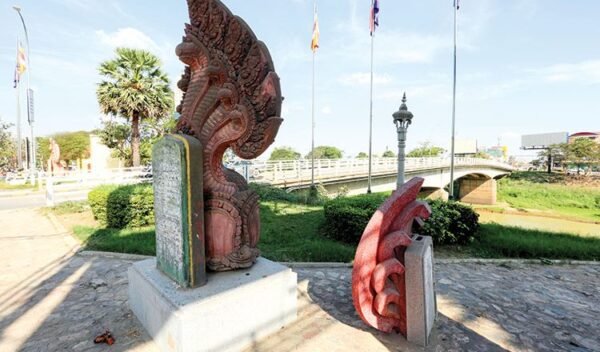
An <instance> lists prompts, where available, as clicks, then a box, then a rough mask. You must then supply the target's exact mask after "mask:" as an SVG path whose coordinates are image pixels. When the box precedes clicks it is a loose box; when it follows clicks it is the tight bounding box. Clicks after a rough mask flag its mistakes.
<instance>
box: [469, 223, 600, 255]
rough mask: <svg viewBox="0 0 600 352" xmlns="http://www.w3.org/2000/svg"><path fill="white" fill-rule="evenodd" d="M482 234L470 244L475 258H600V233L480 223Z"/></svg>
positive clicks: (470, 249) (471, 252)
mask: <svg viewBox="0 0 600 352" xmlns="http://www.w3.org/2000/svg"><path fill="white" fill-rule="evenodd" d="M480 234H481V237H480V239H479V240H478V241H475V242H473V243H471V244H470V245H469V246H468V249H469V251H470V254H471V256H473V257H480V258H527V259H530V258H547V259H577V260H600V234H598V236H594V237H590V236H586V237H584V236H577V235H573V234H568V233H555V232H546V231H538V230H529V229H523V228H520V227H509V226H503V225H499V224H494V223H491V224H481V229H480Z"/></svg>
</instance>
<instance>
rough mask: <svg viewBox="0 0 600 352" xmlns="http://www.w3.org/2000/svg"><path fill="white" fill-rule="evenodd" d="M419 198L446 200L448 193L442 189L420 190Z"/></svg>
mask: <svg viewBox="0 0 600 352" xmlns="http://www.w3.org/2000/svg"><path fill="white" fill-rule="evenodd" d="M419 198H425V199H431V200H434V199H441V200H448V192H446V191H445V190H443V189H442V188H438V189H434V188H428V189H424V190H421V192H420V193H419Z"/></svg>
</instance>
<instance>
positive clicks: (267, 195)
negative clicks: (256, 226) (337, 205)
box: [248, 183, 328, 205]
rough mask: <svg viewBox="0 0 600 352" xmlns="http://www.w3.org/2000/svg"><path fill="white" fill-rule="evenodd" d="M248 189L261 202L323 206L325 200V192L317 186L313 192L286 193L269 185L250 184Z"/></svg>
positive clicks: (309, 190) (321, 187)
mask: <svg viewBox="0 0 600 352" xmlns="http://www.w3.org/2000/svg"><path fill="white" fill-rule="evenodd" d="M248 187H249V188H250V189H252V190H254V192H256V193H257V194H258V196H259V197H260V199H261V200H263V201H284V202H290V203H299V204H313V205H319V204H323V203H324V202H325V201H326V200H327V199H328V198H327V191H326V190H325V188H323V186H321V185H317V187H316V192H315V190H311V189H308V190H302V191H295V192H288V191H286V190H284V189H281V188H277V187H273V186H271V185H266V184H260V183H250V184H248Z"/></svg>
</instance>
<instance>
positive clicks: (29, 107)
mask: <svg viewBox="0 0 600 352" xmlns="http://www.w3.org/2000/svg"><path fill="white" fill-rule="evenodd" d="M13 9H14V10H15V11H17V13H18V14H19V18H20V19H21V23H22V24H23V30H24V31H25V42H26V44H27V120H28V122H29V129H30V133H31V150H30V158H31V160H30V163H29V167H30V170H31V172H33V171H34V170H35V164H36V160H35V158H36V156H35V138H34V135H33V121H34V117H33V92H32V91H31V88H30V83H31V61H30V57H31V55H30V53H31V52H30V48H29V33H28V32H27V25H26V24H25V19H24V18H23V15H22V14H21V7H20V6H17V5H15V6H13Z"/></svg>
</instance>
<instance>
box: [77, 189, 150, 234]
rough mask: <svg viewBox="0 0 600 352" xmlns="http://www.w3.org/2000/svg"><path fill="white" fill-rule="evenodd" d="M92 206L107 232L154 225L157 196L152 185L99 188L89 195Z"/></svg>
mask: <svg viewBox="0 0 600 352" xmlns="http://www.w3.org/2000/svg"><path fill="white" fill-rule="evenodd" d="M88 202H89V203H90V207H91V208H92V213H93V214H94V218H95V219H96V220H98V222H100V223H101V224H102V225H103V226H106V227H107V228H114V229H122V228H134V227H142V226H148V225H154V193H153V190H152V185H150V184H138V185H126V186H115V185H105V186H99V187H96V188H94V189H93V190H92V191H91V192H90V193H89V194H88Z"/></svg>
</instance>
